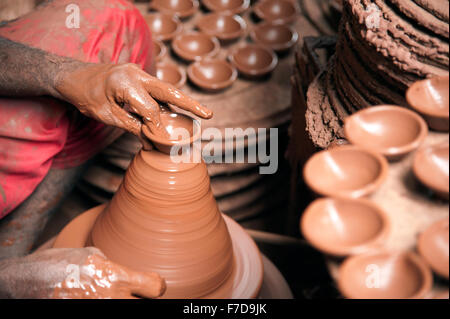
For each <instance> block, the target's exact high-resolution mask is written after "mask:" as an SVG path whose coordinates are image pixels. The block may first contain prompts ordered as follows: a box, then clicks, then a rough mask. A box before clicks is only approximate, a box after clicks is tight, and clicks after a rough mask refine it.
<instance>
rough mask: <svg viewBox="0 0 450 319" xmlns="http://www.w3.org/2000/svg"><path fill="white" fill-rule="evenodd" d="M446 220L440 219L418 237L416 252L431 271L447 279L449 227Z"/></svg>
mask: <svg viewBox="0 0 450 319" xmlns="http://www.w3.org/2000/svg"><path fill="white" fill-rule="evenodd" d="M448 221H449V220H448V218H444V219H441V220H439V221H437V222H435V223H434V224H432V225H431V226H430V227H428V228H427V229H426V230H425V231H424V232H423V233H422V234H420V236H419V240H418V242H417V250H418V251H419V253H420V255H422V257H423V258H424V259H425V261H426V262H427V263H428V264H429V265H430V267H431V269H433V271H434V272H435V273H437V274H438V275H440V276H442V277H445V278H447V279H448V273H449V270H448V267H449V239H448V238H449V227H448Z"/></svg>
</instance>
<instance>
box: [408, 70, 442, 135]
mask: <svg viewBox="0 0 450 319" xmlns="http://www.w3.org/2000/svg"><path fill="white" fill-rule="evenodd" d="M448 88H449V77H448V75H447V76H437V77H433V78H431V79H426V80H422V81H417V82H416V83H414V84H413V85H411V87H410V88H409V89H408V91H406V100H407V101H408V104H409V105H410V106H411V107H412V108H413V109H414V110H416V111H417V112H419V113H420V114H421V115H422V116H423V117H424V118H425V120H426V121H427V123H428V125H429V126H430V128H431V129H433V130H436V131H443V132H448V129H449V125H448V118H449V107H448V103H449V102H448Z"/></svg>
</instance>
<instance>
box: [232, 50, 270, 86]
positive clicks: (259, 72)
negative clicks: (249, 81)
mask: <svg viewBox="0 0 450 319" xmlns="http://www.w3.org/2000/svg"><path fill="white" fill-rule="evenodd" d="M229 60H230V62H231V64H233V65H234V66H235V67H236V69H238V71H239V73H240V74H242V75H243V76H245V77H249V78H257V77H262V76H264V75H267V74H269V73H271V72H272V71H273V70H274V69H275V67H276V66H277V64H278V58H277V56H276V55H275V53H273V51H272V50H270V49H268V48H265V47H263V46H260V45H257V44H247V45H245V46H243V47H238V48H236V49H234V50H233V51H232V52H231V54H230V56H229Z"/></svg>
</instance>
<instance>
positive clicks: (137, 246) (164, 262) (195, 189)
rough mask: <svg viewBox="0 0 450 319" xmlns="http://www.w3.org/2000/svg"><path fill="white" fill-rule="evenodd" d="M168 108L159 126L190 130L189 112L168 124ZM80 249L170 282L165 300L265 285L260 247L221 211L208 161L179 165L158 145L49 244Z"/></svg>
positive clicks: (253, 290) (254, 290) (237, 293)
mask: <svg viewBox="0 0 450 319" xmlns="http://www.w3.org/2000/svg"><path fill="white" fill-rule="evenodd" d="M166 113H167V112H163V113H162V114H161V115H162V123H163V124H164V123H166V124H165V125H167V123H170V124H171V125H173V126H174V128H176V127H188V123H187V121H186V117H184V116H181V115H180V114H176V115H175V116H170V114H169V115H168V117H169V118H170V119H171V120H170V121H167V118H166V119H165V120H164V119H163V118H165V116H164V115H163V114H166ZM192 122H193V120H192V119H190V125H191V126H192ZM167 131H170V130H169V129H168V128H167ZM193 136H194V138H198V137H199V135H193ZM153 142H154V141H153ZM180 143H184V141H183V140H180ZM84 246H95V247H98V248H99V249H101V250H102V251H103V253H105V255H106V256H107V257H108V258H109V259H111V260H112V261H114V262H117V263H119V264H121V265H125V266H128V267H130V268H132V269H135V270H138V271H152V272H157V273H159V274H160V275H161V276H162V277H163V278H164V279H165V281H166V284H167V290H166V293H165V294H164V296H163V298H254V297H256V296H257V295H258V292H259V289H260V287H261V284H262V278H263V269H262V260H261V256H260V254H259V251H258V248H257V247H256V245H255V243H254V242H253V240H252V239H251V238H250V237H249V236H248V235H247V234H246V232H245V231H244V230H243V229H242V228H241V227H240V226H239V225H238V224H237V223H235V222H234V221H232V220H231V219H230V218H228V217H224V216H223V215H222V214H221V213H220V212H219V209H218V207H217V203H216V201H215V199H214V197H213V195H212V192H211V188H210V180H209V176H208V173H207V170H206V165H205V163H204V162H203V161H202V160H200V161H198V162H195V161H188V162H181V163H180V162H178V161H177V160H175V158H173V157H171V156H169V155H166V154H164V153H161V152H158V151H156V150H152V151H149V152H148V151H140V152H139V153H138V154H137V155H136V157H135V158H134V160H133V161H132V163H131V164H130V166H129V168H128V170H127V172H126V174H125V177H124V180H123V182H122V184H121V186H120V188H119V190H118V191H117V192H116V194H115V195H114V197H113V198H112V200H111V202H109V203H108V204H107V205H102V206H99V207H96V208H94V209H91V210H89V211H88V212H86V213H84V214H82V215H80V216H79V217H77V218H76V219H74V220H73V221H72V222H71V223H69V225H68V226H66V227H65V228H64V229H63V230H62V232H61V233H60V234H59V236H58V237H57V239H56V241H55V244H54V247H84Z"/></svg>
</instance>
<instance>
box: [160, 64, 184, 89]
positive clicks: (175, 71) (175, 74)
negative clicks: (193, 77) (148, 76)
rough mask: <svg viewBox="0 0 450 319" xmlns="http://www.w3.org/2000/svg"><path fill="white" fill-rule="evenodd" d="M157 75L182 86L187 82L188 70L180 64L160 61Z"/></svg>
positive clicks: (162, 79)
mask: <svg viewBox="0 0 450 319" xmlns="http://www.w3.org/2000/svg"><path fill="white" fill-rule="evenodd" d="M156 77H157V78H158V79H160V80H161V81H164V82H167V83H170V84H172V85H173V86H175V87H176V88H180V87H182V86H183V85H184V83H186V72H185V71H184V69H183V68H182V67H180V66H178V65H175V64H172V63H158V64H157V65H156Z"/></svg>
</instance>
